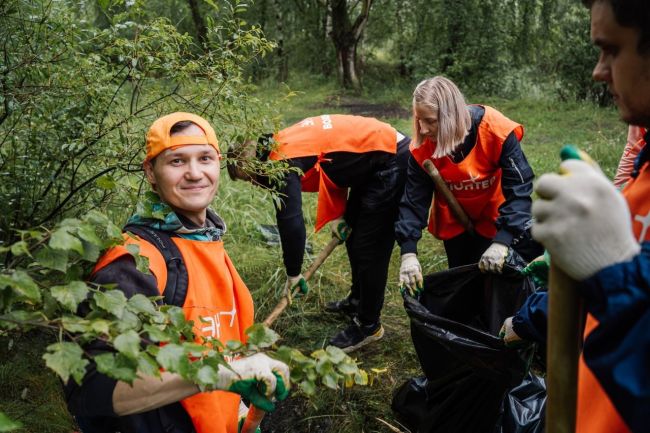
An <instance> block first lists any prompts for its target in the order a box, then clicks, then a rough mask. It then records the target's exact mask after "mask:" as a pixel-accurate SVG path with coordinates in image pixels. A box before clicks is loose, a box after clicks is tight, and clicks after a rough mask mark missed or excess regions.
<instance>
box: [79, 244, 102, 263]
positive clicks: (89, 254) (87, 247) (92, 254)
mask: <svg viewBox="0 0 650 433" xmlns="http://www.w3.org/2000/svg"><path fill="white" fill-rule="evenodd" d="M81 244H82V245H83V247H84V253H83V256H81V257H82V258H83V259H84V260H85V261H87V262H89V263H95V262H96V261H97V259H99V254H100V253H101V252H102V250H101V248H100V247H98V246H97V245H95V244H94V243H92V242H88V241H86V240H83V241H81Z"/></svg>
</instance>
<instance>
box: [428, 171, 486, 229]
mask: <svg viewBox="0 0 650 433" xmlns="http://www.w3.org/2000/svg"><path fill="white" fill-rule="evenodd" d="M422 166H423V167H424V170H425V171H426V172H427V174H428V175H429V177H430V178H431V179H433V184H434V185H435V186H436V190H437V191H438V192H439V193H440V194H442V196H443V197H444V198H445V200H446V201H447V204H449V209H450V210H451V213H452V214H453V215H454V218H456V220H457V221H458V222H459V223H460V225H462V226H463V227H464V228H465V230H466V231H468V232H469V233H472V232H473V231H474V227H473V226H472V221H471V220H470V219H469V217H468V216H467V214H466V213H465V209H463V207H462V206H461V205H460V203H458V200H456V197H455V196H454V194H452V192H451V191H450V190H449V188H448V187H447V184H446V183H445V180H444V179H443V178H442V176H440V172H439V171H438V169H437V168H436V166H435V165H434V164H433V162H431V160H429V159H427V160H425V161H424V163H423V164H422Z"/></svg>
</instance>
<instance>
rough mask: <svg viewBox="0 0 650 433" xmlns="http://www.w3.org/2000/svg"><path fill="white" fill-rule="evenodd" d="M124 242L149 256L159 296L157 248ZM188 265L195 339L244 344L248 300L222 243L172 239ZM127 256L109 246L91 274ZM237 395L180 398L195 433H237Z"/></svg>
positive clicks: (161, 278)
mask: <svg viewBox="0 0 650 433" xmlns="http://www.w3.org/2000/svg"><path fill="white" fill-rule="evenodd" d="M124 238H125V240H126V241H125V245H126V244H129V243H136V244H138V245H139V246H140V255H141V256H144V257H147V258H148V259H149V270H150V271H151V273H152V274H153V275H154V276H155V277H156V284H157V286H158V291H159V292H160V294H161V295H162V293H163V291H164V289H165V285H166V282H167V266H166V264H165V261H164V259H163V256H162V254H161V253H160V251H159V250H158V249H157V248H156V247H155V246H154V245H152V244H150V243H149V242H146V241H144V240H142V239H139V238H138V239H137V240H135V239H133V238H131V237H130V236H128V235H126V234H125V235H124ZM172 240H173V242H174V243H175V244H176V246H177V247H178V249H179V250H180V252H181V254H182V256H183V260H184V262H185V266H186V267H187V274H188V277H189V278H188V280H189V281H188V286H187V296H186V298H185V302H184V304H183V307H182V308H183V311H184V312H185V318H186V319H187V320H192V321H193V322H194V332H195V334H196V335H197V342H200V340H201V337H202V336H203V337H208V336H210V337H213V338H216V339H218V340H219V341H222V342H224V343H225V342H227V341H229V340H237V341H242V342H244V341H245V340H246V334H244V331H245V330H246V328H248V327H249V326H251V325H252V324H253V313H254V311H253V299H252V297H251V294H250V292H249V291H248V288H247V287H246V285H245V284H244V282H243V281H242V279H241V277H240V276H239V274H238V273H237V270H236V269H235V267H234V266H233V264H232V262H231V261H230V258H229V257H228V254H227V253H226V251H225V249H224V247H223V242H222V241H207V242H204V241H194V240H189V239H183V238H179V237H173V238H172ZM126 254H129V253H128V251H127V250H126V248H125V246H118V247H114V248H112V249H110V250H109V251H108V252H107V253H106V254H105V255H104V256H102V257H101V258H100V260H99V261H98V262H97V264H96V265H95V269H94V270H93V272H97V271H98V270H99V269H101V268H103V267H104V266H106V265H108V264H109V263H111V262H113V261H115V260H116V259H117V258H119V257H121V256H123V255H126ZM239 402H240V396H239V395H237V394H234V393H230V392H225V391H213V392H202V393H199V394H195V395H193V396H191V397H188V398H186V399H184V400H181V404H182V405H183V407H184V408H185V410H186V411H187V413H188V414H189V416H190V418H191V419H192V423H193V424H194V428H195V429H196V431H197V433H237V421H238V411H239Z"/></svg>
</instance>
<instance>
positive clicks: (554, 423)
mask: <svg viewBox="0 0 650 433" xmlns="http://www.w3.org/2000/svg"><path fill="white" fill-rule="evenodd" d="M548 283H549V284H548V287H549V289H548V290H549V292H548V344H547V347H546V371H547V375H546V391H547V395H548V402H547V405H546V431H547V433H574V431H575V425H576V403H577V388H578V358H579V356H580V342H581V340H582V300H581V298H580V296H579V295H578V290H577V287H576V282H575V281H574V280H572V279H571V277H569V276H568V275H567V274H565V273H564V271H562V270H560V269H559V268H557V267H556V266H554V265H553V263H552V262H551V266H550V269H549V280H548Z"/></svg>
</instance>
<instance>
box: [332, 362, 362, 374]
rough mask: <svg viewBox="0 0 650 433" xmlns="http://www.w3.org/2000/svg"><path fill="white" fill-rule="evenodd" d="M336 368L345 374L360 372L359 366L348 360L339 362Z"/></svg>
mask: <svg viewBox="0 0 650 433" xmlns="http://www.w3.org/2000/svg"><path fill="white" fill-rule="evenodd" d="M336 369H337V370H338V371H340V372H341V373H342V374H345V375H351V374H355V373H358V372H359V367H357V366H356V365H355V364H354V363H348V362H345V363H342V364H338V365H337V366H336Z"/></svg>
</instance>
